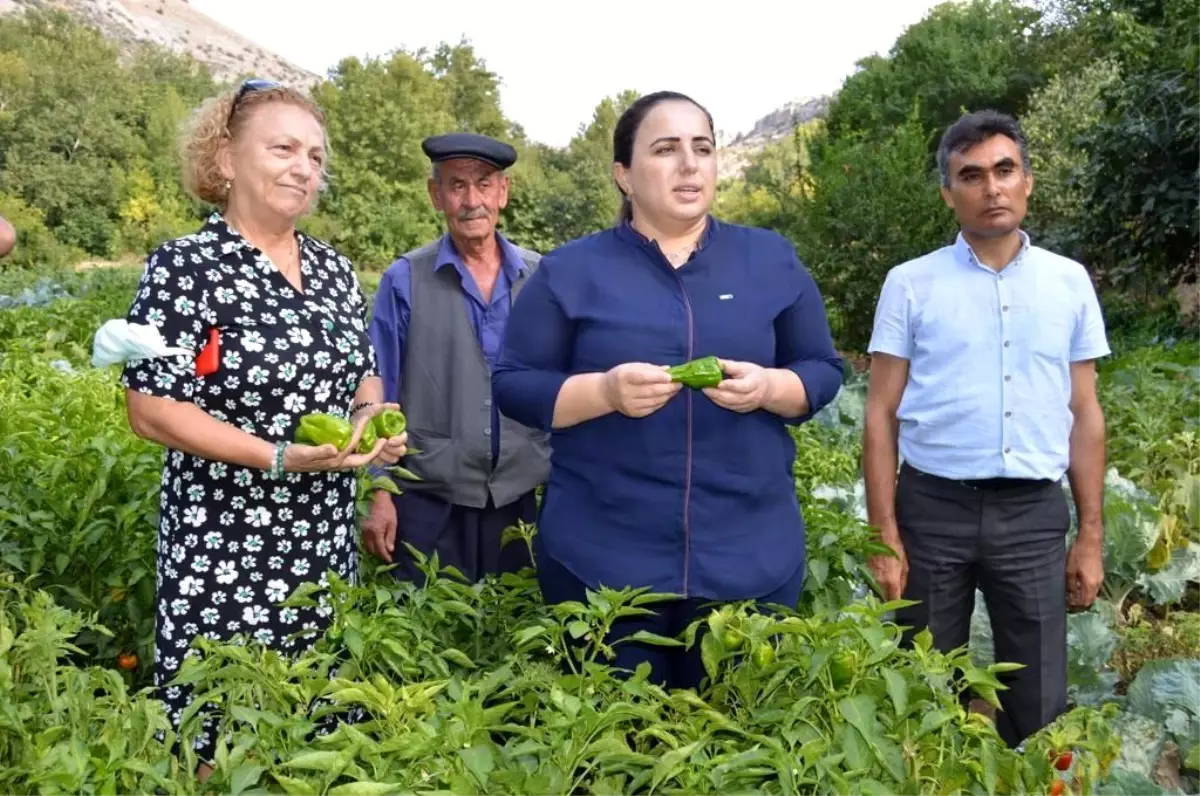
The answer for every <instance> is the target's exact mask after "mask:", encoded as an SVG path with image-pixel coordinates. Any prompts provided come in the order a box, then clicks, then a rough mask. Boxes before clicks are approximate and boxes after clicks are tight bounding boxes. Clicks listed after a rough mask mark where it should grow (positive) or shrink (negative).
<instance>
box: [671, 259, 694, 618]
mask: <svg viewBox="0 0 1200 796" xmlns="http://www.w3.org/2000/svg"><path fill="white" fill-rule="evenodd" d="M663 259H664V260H665V259H666V258H665V257H664V258H663ZM667 265H668V267H670V263H667ZM671 272H672V273H674V274H675V279H676V281H677V282H679V292H680V294H681V295H682V296H683V309H684V312H685V313H686V314H687V327H688V346H687V347H688V352H687V358H688V360H691V359H692V358H694V357H695V337H696V322H695V318H694V317H693V315H692V302H691V301H690V300H689V299H688V293H687V288H686V287H685V286H684V284H683V278H682V277H681V276H679V271H677V270H676V269H675V268H674V267H671ZM684 393H685V394H686V397H687V454H686V457H685V469H684V476H683V479H684V480H683V598H684V599H685V600H686V599H687V597H688V576H689V574H690V570H691V563H692V533H691V524H690V514H691V503H692V391H691V390H688V389H685V390H684Z"/></svg>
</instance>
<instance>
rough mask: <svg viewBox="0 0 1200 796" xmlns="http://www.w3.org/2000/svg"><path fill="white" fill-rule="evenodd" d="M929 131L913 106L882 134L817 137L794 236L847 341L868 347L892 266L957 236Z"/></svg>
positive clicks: (834, 324)
mask: <svg viewBox="0 0 1200 796" xmlns="http://www.w3.org/2000/svg"><path fill="white" fill-rule="evenodd" d="M928 137H929V132H928V130H927V129H926V128H925V127H924V125H923V124H922V123H921V119H920V113H919V111H918V110H917V109H916V108H914V110H913V111H912V112H911V113H910V115H909V117H908V119H907V120H906V121H905V122H904V123H903V124H901V125H899V126H898V127H896V129H895V130H893V131H892V133H891V134H890V135H888V136H887V137H885V138H884V139H882V140H873V139H872V138H871V137H869V136H868V135H867V134H866V133H864V132H856V133H849V134H843V135H842V136H840V137H839V138H836V139H824V140H823V141H814V146H813V148H812V153H813V154H812V157H813V165H812V169H811V173H810V175H809V178H810V180H811V186H812V189H811V192H810V193H809V194H808V195H807V196H806V197H805V198H804V201H803V202H802V203H801V204H800V205H799V208H798V213H797V214H796V216H795V217H794V218H793V219H792V220H791V227H790V236H791V237H792V239H793V241H794V242H795V244H796V249H797V251H798V253H799V254H800V256H801V258H802V259H803V260H804V262H805V263H806V264H807V265H808V267H809V268H810V269H811V271H812V273H813V277H814V278H815V279H816V280H817V282H818V284H820V285H821V291H822V293H823V294H824V296H825V299H826V302H827V305H828V307H829V315H830V323H831V326H832V327H833V332H834V334H835V336H836V338H837V340H838V342H839V344H840V345H842V346H844V347H847V348H850V349H853V350H862V349H864V348H865V347H866V344H867V342H868V340H869V339H870V336H871V327H872V322H873V318H874V313H875V304H876V301H877V299H878V297H879V289H880V286H881V285H882V284H883V279H884V277H885V276H886V275H887V272H888V269H890V268H891V267H893V266H895V265H898V264H900V263H902V262H904V261H906V260H909V259H912V258H914V257H918V256H920V255H922V254H925V253H927V252H928V251H930V250H931V249H933V248H936V247H938V246H942V245H945V244H947V243H949V242H951V241H952V240H953V237H954V232H955V221H954V217H953V215H952V214H951V212H950V211H949V210H948V209H947V208H946V206H945V204H944V203H943V201H942V199H941V196H940V194H939V193H938V180H937V176H936V171H935V170H934V169H932V168H931V167H930V165H929V161H928V152H927V150H926V142H927V141H928ZM818 143H820V146H816V145H815V144H818Z"/></svg>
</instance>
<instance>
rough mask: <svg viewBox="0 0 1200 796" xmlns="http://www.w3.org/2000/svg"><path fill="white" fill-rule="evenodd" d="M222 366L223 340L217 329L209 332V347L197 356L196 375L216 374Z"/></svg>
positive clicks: (205, 347) (201, 350) (202, 349)
mask: <svg viewBox="0 0 1200 796" xmlns="http://www.w3.org/2000/svg"><path fill="white" fill-rule="evenodd" d="M220 364H221V338H220V333H219V332H218V331H217V327H215V326H214V327H212V328H211V329H209V330H208V345H206V346H204V348H201V349H200V353H199V354H197V355H196V375H197V376H207V375H208V374H210V373H216V372H217V368H218V367H219V366H220Z"/></svg>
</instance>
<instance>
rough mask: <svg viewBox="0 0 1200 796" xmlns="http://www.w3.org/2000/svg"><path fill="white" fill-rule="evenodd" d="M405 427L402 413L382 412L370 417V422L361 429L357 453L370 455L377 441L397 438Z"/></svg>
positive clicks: (406, 424)
mask: <svg viewBox="0 0 1200 796" xmlns="http://www.w3.org/2000/svg"><path fill="white" fill-rule="evenodd" d="M407 426H408V419H407V418H406V417H405V416H404V413H403V412H399V411H397V410H395V409H385V410H383V411H382V412H380V413H379V414H377V415H375V416H374V417H372V418H371V422H370V423H367V426H366V428H364V429H363V433H362V437H360V438H359V441H358V452H359V453H370V452H371V449H372V448H374V447H375V442H376V441H377V440H379V439H380V438H383V439H391V438H392V437H398V436H400V435H401V434H402V433H404V429H405V428H406V427H407Z"/></svg>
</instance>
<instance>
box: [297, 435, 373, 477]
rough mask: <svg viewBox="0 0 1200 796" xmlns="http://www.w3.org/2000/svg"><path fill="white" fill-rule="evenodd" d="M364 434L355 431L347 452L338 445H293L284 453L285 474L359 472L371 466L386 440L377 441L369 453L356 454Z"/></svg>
mask: <svg viewBox="0 0 1200 796" xmlns="http://www.w3.org/2000/svg"><path fill="white" fill-rule="evenodd" d="M361 436H362V433H361V432H360V431H359V430H358V429H355V433H354V436H353V437H352V438H351V439H350V444H349V445H347V446H346V449H345V450H341V451H339V450H338V449H337V446H336V445H304V444H302V443H299V442H294V443H291V444H290V445H288V446H287V449H286V450H284V452H283V471H284V472H285V473H322V472H327V471H330V470H357V469H358V468H359V467H366V466H367V465H368V464H371V463H372V462H374V461H375V459H376V458H377V457H378V456H379V454H380V453H381V452H382V451H383V445H384V440H376V441H375V447H374V448H372V449H371V451H370V452H369V453H354V449H355V448H356V447H358V440H359V438H360V437H361Z"/></svg>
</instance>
